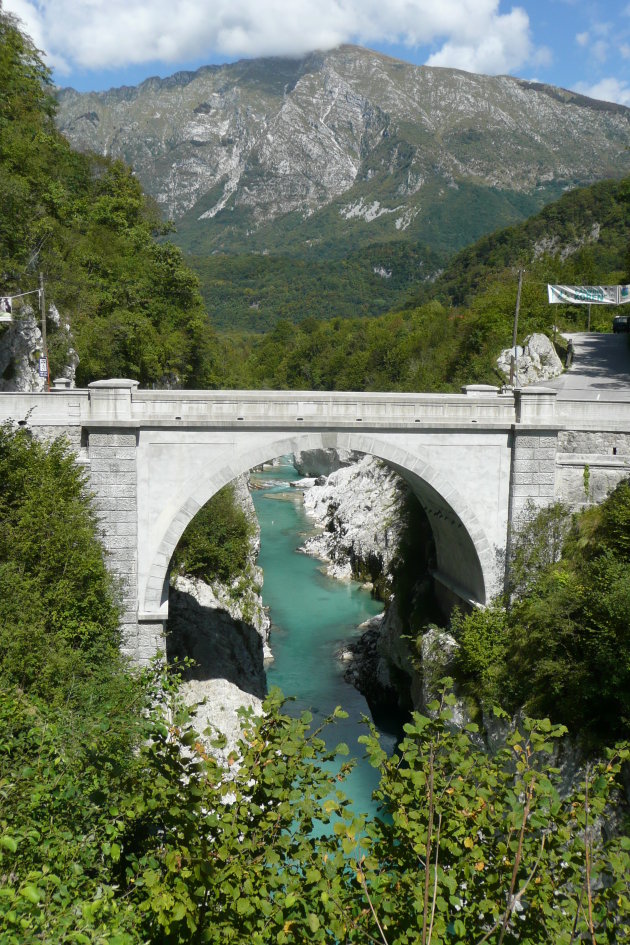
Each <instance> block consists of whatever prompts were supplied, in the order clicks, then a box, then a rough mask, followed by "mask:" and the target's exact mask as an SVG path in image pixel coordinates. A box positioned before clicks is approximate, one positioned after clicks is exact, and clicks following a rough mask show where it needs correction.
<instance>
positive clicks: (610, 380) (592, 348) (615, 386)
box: [544, 331, 630, 400]
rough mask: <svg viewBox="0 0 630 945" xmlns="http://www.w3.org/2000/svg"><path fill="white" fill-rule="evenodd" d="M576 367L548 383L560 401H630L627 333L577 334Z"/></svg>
mask: <svg viewBox="0 0 630 945" xmlns="http://www.w3.org/2000/svg"><path fill="white" fill-rule="evenodd" d="M564 337H565V338H568V339H570V340H571V341H572V342H573V364H572V365H571V367H570V368H569V370H568V371H565V372H564V374H563V375H562V376H561V377H558V378H556V379H555V380H553V381H545V383H544V386H545V387H553V388H555V389H556V390H557V391H558V397H559V398H560V399H572V400H574V399H578V400H587V399H588V400H600V399H601V400H609V399H612V400H621V399H624V400H625V399H630V337H629V336H628V335H627V334H618V335H615V334H606V335H604V334H596V333H595V332H585V331H582V332H575V333H574V334H568V333H567V334H565V335H564Z"/></svg>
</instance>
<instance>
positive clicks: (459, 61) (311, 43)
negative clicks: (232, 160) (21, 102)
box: [4, 0, 533, 73]
mask: <svg viewBox="0 0 630 945" xmlns="http://www.w3.org/2000/svg"><path fill="white" fill-rule="evenodd" d="M499 2H500V0H439V2H437V3H436V2H435V0H388V2H383V0H5V3H4V7H5V9H6V10H7V11H10V12H15V13H17V14H18V15H19V16H20V17H21V18H22V20H23V21H24V23H25V25H26V28H27V30H28V31H29V32H30V33H31V35H32V36H33V38H34V40H35V42H36V43H37V45H39V46H41V47H43V48H44V49H46V51H47V54H48V56H49V61H50V62H52V63H53V64H61V65H63V64H64V63H65V62H69V63H71V64H72V65H73V66H74V67H79V68H83V69H99V70H100V69H104V68H108V67H111V68H117V67H123V66H129V65H134V64H140V63H144V62H162V63H174V62H183V61H187V60H188V61H190V60H193V59H199V58H206V59H207V60H208V61H211V60H212V58H213V56H214V57H217V56H222V57H236V56H263V55H302V54H304V53H306V52H308V51H309V50H312V49H330V48H331V47H333V46H336V45H338V44H339V43H343V42H359V43H363V44H366V45H370V44H374V43H394V44H400V45H403V46H408V47H410V48H412V47H419V46H424V45H432V46H433V47H434V48H435V47H436V46H438V47H439V49H438V50H437V51H436V52H435V53H434V54H433V55H432V56H431V58H430V59H429V63H430V64H432V65H448V66H453V67H458V68H462V69H468V70H472V71H481V72H492V73H496V72H509V71H513V70H515V69H518V68H519V67H520V66H522V65H523V64H524V63H525V62H527V61H528V60H529V59H530V58H531V56H532V54H533V49H532V44H531V37H530V29H529V18H528V16H527V14H526V12H525V11H524V10H523V9H522V8H521V7H514V8H512V9H511V10H509V12H507V13H502V12H500V10H499Z"/></svg>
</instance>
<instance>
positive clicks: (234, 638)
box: [167, 476, 271, 760]
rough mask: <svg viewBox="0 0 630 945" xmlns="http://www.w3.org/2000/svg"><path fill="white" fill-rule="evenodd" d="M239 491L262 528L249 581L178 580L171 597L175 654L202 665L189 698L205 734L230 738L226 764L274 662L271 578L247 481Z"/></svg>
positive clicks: (186, 687)
mask: <svg viewBox="0 0 630 945" xmlns="http://www.w3.org/2000/svg"><path fill="white" fill-rule="evenodd" d="M233 486H234V496H235V501H236V502H237V503H238V504H239V505H240V507H241V508H242V509H243V511H244V512H245V514H246V515H247V517H248V518H249V519H250V521H251V522H252V524H253V525H254V535H253V537H252V539H251V542H250V553H249V560H248V563H247V567H246V570H245V574H244V576H243V577H242V579H240V580H237V581H235V582H234V583H233V584H232V585H226V584H223V583H221V582H220V581H215V582H213V583H212V584H207V583H206V582H205V581H202V580H200V579H199V578H193V577H190V576H188V575H178V576H177V577H176V578H175V580H174V584H173V586H172V587H171V593H170V598H169V622H168V641H167V651H168V655H169V658H173V657H179V658H182V657H184V656H188V657H190V658H192V659H193V660H194V662H195V666H194V667H193V669H192V670H191V671H190V672H188V673H187V674H186V677H187V678H186V679H185V682H184V683H183V686H182V696H183V698H184V701H185V703H186V704H187V705H191V706H192V705H196V704H197V703H200V702H203V705H200V706H199V708H198V709H197V710H196V713H195V717H194V724H195V727H196V729H197V731H199V732H200V733H201V732H203V730H204V729H205V728H207V727H208V726H209V725H210V726H211V727H212V728H213V729H214V730H215V731H217V732H220V733H222V734H223V735H225V737H226V739H227V744H226V747H225V749H222V750H221V751H220V752H218V753H217V752H216V751H215V750H214V749H213V752H214V753H215V754H217V758H218V759H219V760H221V759H223V760H225V759H227V756H228V755H229V753H230V751H232V750H233V748H234V747H235V745H236V742H237V741H238V738H239V735H240V729H241V719H240V716H239V710H240V709H241V708H243V707H245V708H246V707H250V708H252V709H253V710H254V711H255V712H256V713H260V712H261V711H262V708H261V707H262V700H263V698H264V695H265V692H266V678H265V669H264V662H265V659H269V658H270V657H271V651H270V649H269V643H268V641H269V630H270V626H271V624H270V620H269V617H268V615H267V612H266V610H265V608H264V606H263V602H262V598H261V596H260V588H261V587H262V582H263V573H262V570H261V568H259V567H258V566H257V564H256V559H257V556H258V552H259V550H260V529H259V527H258V520H257V518H256V512H255V510H254V504H253V502H252V498H251V495H250V493H249V489H248V483H247V478H246V477H245V476H242V477H240V478H239V479H237V480H235V482H234V483H233Z"/></svg>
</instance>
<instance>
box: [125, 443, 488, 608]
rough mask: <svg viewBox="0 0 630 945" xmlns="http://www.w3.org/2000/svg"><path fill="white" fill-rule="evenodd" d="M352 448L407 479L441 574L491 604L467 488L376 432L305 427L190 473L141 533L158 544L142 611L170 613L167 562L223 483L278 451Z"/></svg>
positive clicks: (468, 596)
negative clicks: (429, 532)
mask: <svg viewBox="0 0 630 945" xmlns="http://www.w3.org/2000/svg"><path fill="white" fill-rule="evenodd" d="M330 448H332V449H346V450H354V451H356V452H359V453H366V454H369V455H371V456H375V457H376V458H378V459H381V460H383V461H384V462H386V463H387V464H388V465H389V466H391V467H392V468H393V469H395V470H396V472H397V473H399V475H400V476H402V477H403V478H404V479H405V481H406V482H407V483H408V485H409V486H410V488H411V489H412V491H413V492H414V494H415V495H416V497H417V498H418V500H419V502H420V503H421V505H422V507H423V509H424V510H425V512H426V514H427V516H428V519H429V522H430V524H431V527H432V530H433V536H434V540H435V549H436V558H437V569H436V574H435V577H436V579H437V581H438V582H439V583H441V585H442V586H443V587H445V588H447V589H448V590H449V592H450V593H451V595H452V596H454V597H455V598H460V599H462V600H464V601H467V602H469V603H471V604H485V603H486V601H487V600H488V598H489V597H490V596H491V594H492V592H493V591H494V586H493V584H494V575H495V568H496V559H495V554H494V552H493V549H492V548H491V546H490V543H489V541H488V539H487V537H486V534H485V532H484V529H483V527H482V526H481V524H480V522H479V520H478V518H477V516H476V515H475V513H474V512H473V510H472V509H471V507H470V506H469V505H468V503H467V502H466V501H465V499H464V497H463V496H462V494H461V492H459V491H458V490H457V489H456V488H455V487H454V486H453V485H452V484H450V483H449V482H448V481H447V480H446V478H445V476H444V475H443V474H442V473H441V472H438V470H436V469H435V468H433V467H432V466H431V464H430V463H427V462H425V461H424V459H419V458H418V456H414V455H413V454H412V453H409V452H406V451H405V450H403V449H401V448H399V447H398V446H395V445H393V444H391V443H389V442H388V441H387V439H386V438H385V437H382V436H378V435H372V434H370V433H359V432H357V433H354V432H352V433H346V432H344V433H343V434H341V433H331V432H328V431H327V432H326V433H313V432H308V433H307V432H305V433H304V434H296V435H291V436H288V437H287V436H283V437H278V434H277V432H276V433H275V434H271V433H270V436H269V442H266V443H265V444H264V445H260V444H259V445H257V446H256V447H255V448H253V449H252V448H247V445H243V447H242V448H240V449H239V448H238V447H236V448H233V449H232V450H231V451H230V453H229V454H226V453H225V452H224V453H221V454H220V455H217V454H216V448H215V452H214V453H211V452H210V451H209V456H208V464H207V466H206V467H205V471H204V475H203V476H202V477H199V476H198V475H195V476H191V477H190V479H188V480H187V481H183V482H181V484H180V483H178V484H176V488H174V491H173V497H174V499H175V506H176V508H177V511H175V512H173V506H171V511H170V512H169V513H164V512H163V513H162V514H161V515H160V516H159V519H158V521H157V522H156V524H155V527H154V529H153V533H152V536H151V537H149V536H140V535H139V536H138V538H139V540H143V538H144V540H149V541H151V542H152V543H153V544H154V550H153V549H152V554H151V562H152V563H151V566H150V569H149V572H148V575H147V579H146V582H145V584H144V587H141V588H139V590H140V602H139V603H140V611H141V613H142V612H143V611H144V613H147V614H158V613H159V614H160V615H161V616H162V617H163V618H165V617H166V616H167V615H168V587H169V568H170V561H171V557H172V554H173V552H174V550H175V547H176V546H177V543H178V541H179V539H180V538H181V535H182V534H183V532H184V529H185V528H186V526H187V525H188V524H189V522H190V521H192V519H193V518H194V517H195V515H196V514H197V512H199V510H200V509H201V508H202V506H203V505H205V503H206V502H207V501H208V500H209V499H211V498H212V496H213V495H215V493H216V492H218V491H219V489H221V488H222V487H223V486H225V485H227V484H228V483H229V482H231V481H232V480H234V479H235V478H236V477H237V476H240V475H242V474H244V473H246V472H248V471H249V470H250V469H252V468H253V467H255V466H260V465H262V464H263V463H267V462H271V461H272V460H274V459H277V458H278V457H281V456H285V455H289V454H292V453H295V452H303V451H306V450H312V449H330Z"/></svg>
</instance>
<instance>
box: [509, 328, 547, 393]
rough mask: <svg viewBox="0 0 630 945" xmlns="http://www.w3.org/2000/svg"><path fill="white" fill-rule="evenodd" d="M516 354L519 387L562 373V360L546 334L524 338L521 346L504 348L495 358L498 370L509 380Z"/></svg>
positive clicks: (516, 379)
mask: <svg viewBox="0 0 630 945" xmlns="http://www.w3.org/2000/svg"><path fill="white" fill-rule="evenodd" d="M515 354H516V357H517V361H516V367H517V377H516V378H515V381H516V383H518V385H519V386H521V387H527V386H528V385H530V384H538V383H540V382H541V381H549V380H551V379H552V378H554V377H559V376H560V374H562V371H563V367H562V361H561V360H560V358H559V357H558V355H557V353H556V349H555V348H554V346H553V344H552V342H551V341H550V340H549V338H547V336H546V335H543V334H541V333H535V334H533V335H529V337H528V338H526V339H525V343H524V345H523V347H521V345H517V346H516V349H514V348H506V349H505V350H504V351H502V352H501V354H500V355H499V357H498V358H497V365H498V367H499V370H500V371H501V372H502V373H503V374H504V375H505V377H506V379H508V380H509V377H510V370H511V365H512V358H513V356H514V355H515Z"/></svg>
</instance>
